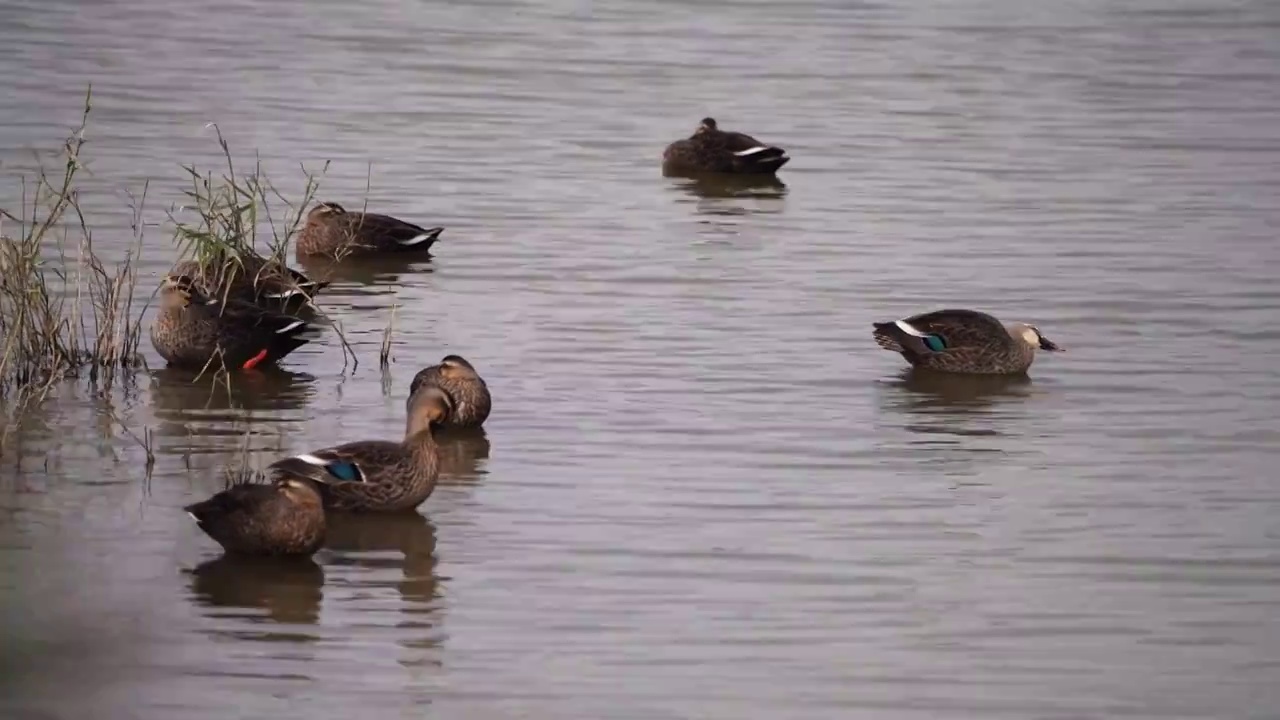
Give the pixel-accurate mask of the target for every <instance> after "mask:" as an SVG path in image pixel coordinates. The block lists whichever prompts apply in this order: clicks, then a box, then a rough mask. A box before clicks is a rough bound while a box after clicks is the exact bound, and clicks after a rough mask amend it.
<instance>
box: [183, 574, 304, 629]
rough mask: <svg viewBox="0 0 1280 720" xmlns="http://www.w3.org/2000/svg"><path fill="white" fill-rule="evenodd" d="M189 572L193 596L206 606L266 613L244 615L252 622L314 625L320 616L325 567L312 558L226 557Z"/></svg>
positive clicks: (198, 602) (201, 604)
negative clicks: (266, 621) (263, 613)
mask: <svg viewBox="0 0 1280 720" xmlns="http://www.w3.org/2000/svg"><path fill="white" fill-rule="evenodd" d="M188 572H189V573H190V575H191V595H192V597H193V598H194V599H195V601H196V604H197V605H199V606H201V607H204V608H242V609H246V610H254V611H266V614H265V616H264V615H262V614H261V613H259V612H253V613H244V614H242V615H240V616H241V617H244V618H245V619H247V620H250V621H255V620H259V619H262V618H265V619H266V620H268V621H271V622H275V623H290V624H297V625H315V624H316V622H317V621H318V620H319V618H320V601H321V599H322V597H323V590H322V588H323V586H324V570H322V569H321V568H320V566H319V565H317V564H316V563H315V562H314V561H313V560H311V559H310V558H305V559H299V558H253V557H243V556H237V555H223V556H221V557H219V558H217V559H215V560H210V561H208V562H205V563H202V564H201V565H199V566H198V567H196V568H195V569H194V570H190V571H188ZM209 614H210V615H213V614H215V613H209ZM216 614H225V613H216ZM290 638H291V639H295V640H296V639H298V638H297V637H296V636H293V635H291V636H290ZM262 639H272V637H264V638H262ZM304 639H306V640H315V639H318V638H312V637H309V636H308V637H306V638H304Z"/></svg>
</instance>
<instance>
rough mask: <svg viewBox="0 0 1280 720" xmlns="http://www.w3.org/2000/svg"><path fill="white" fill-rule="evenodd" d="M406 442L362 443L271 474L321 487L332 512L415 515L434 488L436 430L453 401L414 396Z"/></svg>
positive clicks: (437, 393)
mask: <svg viewBox="0 0 1280 720" xmlns="http://www.w3.org/2000/svg"><path fill="white" fill-rule="evenodd" d="M407 405H408V413H407V415H408V417H407V419H406V426H405V435H404V440H402V441H400V442H391V441H388V440H358V441H356V442H349V443H345V444H343V445H334V446H331V447H327V448H321V449H319V450H312V451H311V452H307V453H303V454H301V455H295V456H293V457H290V458H285V459H283V460H279V461H276V462H274V463H272V464H271V465H270V466H268V468H267V472H268V473H270V474H271V475H272V476H273V477H275V478H277V479H291V478H292V479H300V480H309V481H311V482H314V483H316V484H317V486H318V487H319V488H320V493H321V495H322V496H323V497H324V506H325V507H326V508H328V509H332V510H348V511H373V512H394V511H403V510H412V509H414V508H416V507H418V506H419V505H421V504H422V502H423V501H424V500H426V499H427V497H429V496H430V495H431V491H432V490H434V489H435V486H436V479H437V478H438V477H439V474H440V468H439V466H440V457H439V450H438V448H437V447H436V442H435V438H434V436H433V435H432V429H433V428H436V427H439V426H441V425H442V424H444V423H445V422H447V421H448V418H449V415H450V413H452V412H453V402H452V400H451V399H450V398H449V396H448V394H446V393H445V392H444V391H443V390H441V389H440V388H437V387H435V386H431V385H427V386H423V387H421V388H419V390H418V392H415V393H413V394H412V395H411V396H410V398H409V401H408V403H407Z"/></svg>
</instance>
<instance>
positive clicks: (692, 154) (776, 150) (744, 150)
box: [662, 118, 791, 175]
mask: <svg viewBox="0 0 1280 720" xmlns="http://www.w3.org/2000/svg"><path fill="white" fill-rule="evenodd" d="M789 160H791V158H789V157H787V151H785V150H783V149H782V148H780V147H777V146H774V145H766V144H764V143H762V142H760V141H759V140H756V139H755V138H753V137H751V136H750V135H746V134H743V133H740V132H730V131H727V130H721V129H719V128H718V127H717V126H716V121H715V119H714V118H703V120H702V123H701V124H700V125H698V129H697V130H695V131H694V133H693V135H690V136H689V137H688V138H686V139H684V140H677V141H675V142H673V143H671V144H670V145H668V146H667V149H666V150H665V151H664V152H663V153H662V171H663V173H665V174H667V175H694V174H698V173H728V174H734V175H772V174H774V173H776V172H778V169H779V168H781V167H782V166H783V165H786V164H787V162H788V161H789Z"/></svg>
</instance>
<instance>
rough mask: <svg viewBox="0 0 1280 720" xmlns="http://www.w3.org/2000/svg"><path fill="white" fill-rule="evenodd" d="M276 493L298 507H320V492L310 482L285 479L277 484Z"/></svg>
mask: <svg viewBox="0 0 1280 720" xmlns="http://www.w3.org/2000/svg"><path fill="white" fill-rule="evenodd" d="M276 492H278V493H280V494H281V495H284V496H285V497H286V498H288V499H289V501H290V502H292V503H294V504H296V505H304V506H312V505H320V504H321V503H322V502H323V501H322V500H321V499H320V490H319V489H318V488H317V487H316V486H315V485H314V484H312V483H311V481H309V480H302V479H300V478H292V477H291V478H284V479H282V480H278V481H277V482H276Z"/></svg>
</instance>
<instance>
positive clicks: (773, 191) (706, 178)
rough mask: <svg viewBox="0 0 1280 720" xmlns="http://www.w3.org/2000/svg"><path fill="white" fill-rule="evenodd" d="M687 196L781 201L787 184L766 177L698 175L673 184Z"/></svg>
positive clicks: (712, 198)
mask: <svg viewBox="0 0 1280 720" xmlns="http://www.w3.org/2000/svg"><path fill="white" fill-rule="evenodd" d="M673 184H674V186H675V187H676V188H677V189H678V190H680V191H681V192H684V193H686V194H688V195H692V196H694V197H697V198H701V199H704V200H715V199H724V198H729V199H732V198H760V199H781V198H783V197H786V195H787V184H786V183H784V182H782V181H781V180H779V179H778V178H776V177H773V176H768V175H711V174H708V175H698V176H695V177H692V178H686V179H683V180H681V181H678V182H675V183H673Z"/></svg>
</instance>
